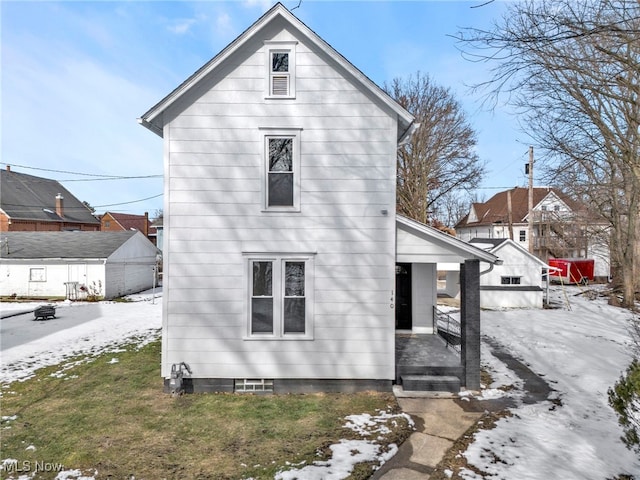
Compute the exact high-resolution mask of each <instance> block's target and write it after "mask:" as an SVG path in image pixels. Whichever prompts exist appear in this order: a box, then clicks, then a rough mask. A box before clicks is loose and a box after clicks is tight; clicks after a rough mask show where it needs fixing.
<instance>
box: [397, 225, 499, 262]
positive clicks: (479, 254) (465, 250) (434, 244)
mask: <svg viewBox="0 0 640 480" xmlns="http://www.w3.org/2000/svg"><path fill="white" fill-rule="evenodd" d="M465 260H480V261H483V262H488V263H492V264H493V263H496V262H497V261H498V257H496V256H495V255H493V254H492V253H489V252H487V251H486V250H483V249H481V248H478V247H476V246H474V245H471V244H469V243H466V242H463V241H462V240H460V239H458V238H456V237H452V236H451V235H448V234H446V233H444V232H441V231H440V230H437V229H435V228H432V227H429V226H428V225H425V224H423V223H420V222H417V221H415V220H411V219H410V218H407V217H404V216H402V215H396V262H399V263H443V262H450V263H462V262H464V261H465Z"/></svg>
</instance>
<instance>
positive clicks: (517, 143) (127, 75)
mask: <svg viewBox="0 0 640 480" xmlns="http://www.w3.org/2000/svg"><path fill="white" fill-rule="evenodd" d="M283 3H284V5H285V6H287V7H288V8H293V7H295V6H296V5H297V4H298V0H292V1H289V0H287V1H284V2H283ZM482 3H484V2H483V0H469V1H445V0H440V1H426V0H425V1H408V2H399V1H392V2H388V1H376V2H365V1H341V2H332V1H319V0H315V1H314V0H303V1H302V4H301V5H300V7H299V8H296V9H295V10H294V11H293V13H294V14H295V15H296V16H298V17H299V18H300V19H301V20H302V21H303V22H304V23H305V24H307V25H308V26H309V27H310V28H311V29H313V30H314V31H315V32H316V33H317V34H319V35H320V36H321V37H322V38H324V39H325V40H326V41H327V42H328V43H329V44H331V45H332V46H333V47H334V48H335V49H336V50H338V51H339V52H340V53H341V54H342V55H344V56H345V57H346V58H347V59H348V60H349V61H351V63H353V64H354V65H355V66H356V67H358V68H359V69H360V70H362V71H363V72H364V73H365V74H366V75H367V76H369V78H371V79H372V80H373V81H374V82H376V83H377V84H378V85H381V86H382V85H383V84H384V83H385V82H390V81H391V80H392V79H393V78H395V77H405V76H408V75H410V74H412V73H415V72H417V71H421V72H423V73H428V74H429V75H431V76H432V77H433V78H434V79H435V81H436V82H437V83H439V84H441V85H443V86H445V87H450V88H451V90H452V91H453V92H454V94H455V96H456V98H457V99H458V100H459V101H460V102H461V103H462V105H463V107H464V109H465V111H466V113H467V115H468V118H469V120H470V123H471V124H472V126H473V127H474V129H475V130H476V131H477V133H478V145H477V151H478V154H479V155H480V157H481V159H482V160H483V161H485V162H486V163H487V167H488V172H487V176H486V179H485V180H484V181H483V183H482V188H481V189H479V190H478V195H479V197H480V198H488V197H490V196H491V195H493V194H494V193H496V192H497V191H499V189H502V188H509V187H512V186H515V185H525V184H526V178H525V176H524V163H525V162H526V161H527V148H528V143H527V142H528V140H527V137H526V135H525V134H523V133H522V132H520V131H519V130H518V129H517V128H516V126H517V119H516V118H515V117H513V116H509V115H508V114H507V113H506V111H505V110H504V109H502V108H500V107H498V108H497V109H496V110H495V111H494V112H486V111H482V110H481V109H480V103H479V102H478V100H479V96H478V95H473V94H472V93H471V92H470V89H469V88H468V85H469V84H471V83H473V82H475V81H477V80H478V79H481V78H486V76H487V72H486V69H487V67H486V66H484V65H482V64H477V63H471V62H469V61H466V60H464V59H463V58H462V56H461V54H460V53H459V51H458V50H457V49H456V42H455V40H454V39H453V38H451V37H450V36H448V35H452V34H455V33H456V32H458V31H459V30H460V29H461V28H463V27H480V28H481V27H487V26H488V25H489V23H490V21H491V19H492V18H498V17H499V16H500V15H501V14H502V12H503V11H504V10H505V7H506V3H504V2H503V1H497V2H493V3H490V4H488V5H486V6H482V7H479V8H474V7H477V6H478V5H480V4H482ZM272 5H273V2H272V1H266V0H264V1H263V0H248V1H227V2H223V1H199V2H171V1H149V2H142V1H135V0H134V1H127V2H102V1H93V2H82V1H69V2H51V1H47V2H30V1H20V2H18V1H16V2H14V1H8V2H7V1H3V2H0V16H1V33H0V35H1V55H2V56H1V58H0V62H1V67H2V77H1V82H2V83H1V95H2V96H1V110H2V112H1V113H2V117H1V135H2V137H1V152H0V153H1V160H0V162H2V164H0V167H1V168H5V165H6V164H10V165H12V170H13V171H17V172H22V173H28V174H31V175H36V176H43V177H48V178H54V179H56V180H59V181H61V182H62V183H63V185H64V186H65V187H66V188H67V189H69V190H70V191H71V192H72V193H73V194H74V195H75V196H76V197H78V198H79V199H80V200H83V201H88V202H89V203H90V204H91V205H93V206H95V207H96V211H97V212H98V213H103V212H105V211H115V212H125V213H136V214H142V213H144V212H145V211H147V212H149V213H150V214H151V215H153V213H154V212H155V211H156V210H158V209H161V208H162V207H163V204H162V178H161V176H162V173H163V172H162V168H163V165H162V139H161V138H160V137H157V136H156V135H154V134H152V133H151V132H149V131H148V130H146V129H145V128H143V127H141V126H140V125H138V124H137V122H136V118H138V117H139V116H140V115H142V114H143V113H144V112H146V111H147V110H148V109H149V108H150V107H151V106H153V105H154V104H155V103H157V102H158V101H159V100H160V99H162V98H163V97H164V96H165V95H166V94H168V93H169V92H170V91H171V90H173V89H174V88H175V87H176V86H177V85H178V84H180V83H181V82H182V81H183V80H185V79H186V78H187V77H188V76H189V75H191V74H192V73H193V72H194V71H195V70H197V69H198V68H199V67H201V66H202V65H203V64H204V63H206V62H207V61H208V60H209V59H211V58H212V57H213V56H214V55H216V54H217V53H218V52H219V51H220V50H221V49H223V48H224V47H225V46H226V45H227V44H228V43H230V42H231V41H232V40H233V39H234V38H235V37H236V36H237V35H239V34H240V33H242V31H244V30H245V29H246V28H247V27H249V26H250V25H251V24H252V23H253V22H254V21H255V20H256V19H257V18H258V17H259V16H260V15H262V14H263V13H264V12H265V11H266V10H267V9H268V8H270V7H271V6H272ZM27 167H29V168H27ZM76 173H82V174H90V175H91V176H86V175H76ZM117 176H126V177H141V178H129V179H108V178H109V177H117ZM143 177H149V178H143ZM96 179H99V180H96ZM151 197H153V198H151ZM143 199H147V200H143Z"/></svg>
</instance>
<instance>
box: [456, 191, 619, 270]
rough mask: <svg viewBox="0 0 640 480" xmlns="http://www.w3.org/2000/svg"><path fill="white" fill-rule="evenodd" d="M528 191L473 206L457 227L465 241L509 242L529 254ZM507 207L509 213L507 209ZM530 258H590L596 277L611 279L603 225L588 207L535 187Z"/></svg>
mask: <svg viewBox="0 0 640 480" xmlns="http://www.w3.org/2000/svg"><path fill="white" fill-rule="evenodd" d="M528 195H529V189H528V188H521V187H515V188H512V189H511V190H507V191H504V192H500V193H497V194H495V195H494V196H493V197H491V198H490V199H489V200H488V201H486V202H484V203H473V204H472V205H471V208H470V210H469V213H468V214H467V215H466V216H465V217H463V218H462V219H461V220H460V221H459V222H458V224H457V225H456V226H455V230H456V235H457V236H458V238H460V239H462V240H464V241H467V242H468V241H470V240H471V239H472V238H511V239H512V240H513V241H514V242H516V243H517V244H518V245H520V246H521V247H523V248H524V249H525V250H527V251H528V250H529V238H528V235H529V233H528V227H529V197H528ZM509 205H511V209H509ZM532 222H533V239H532V240H533V254H534V255H536V256H537V257H538V258H539V259H541V260H542V261H543V262H546V261H548V260H549V258H566V257H570V258H593V259H594V260H595V264H596V267H595V268H596V276H598V277H600V278H602V279H606V278H608V277H609V275H610V257H609V248H608V233H607V231H608V230H607V228H606V224H605V223H604V222H603V221H602V220H601V219H598V218H597V217H595V216H594V215H593V214H592V213H591V212H589V210H588V209H587V207H586V206H585V205H583V204H581V203H579V202H576V201H574V200H572V199H571V198H570V197H569V196H567V195H565V194H564V193H562V192H561V191H560V190H558V189H555V188H550V187H534V188H533V218H532Z"/></svg>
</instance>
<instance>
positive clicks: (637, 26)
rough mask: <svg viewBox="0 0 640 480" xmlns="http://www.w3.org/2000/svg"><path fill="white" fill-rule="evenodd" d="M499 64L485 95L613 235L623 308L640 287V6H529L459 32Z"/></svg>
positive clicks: (538, 0)
mask: <svg viewBox="0 0 640 480" xmlns="http://www.w3.org/2000/svg"><path fill="white" fill-rule="evenodd" d="M459 40H461V41H462V44H463V45H464V48H465V50H466V52H467V53H469V54H470V55H472V58H473V59H475V60H479V61H487V62H492V63H493V69H492V70H491V72H492V75H491V78H490V79H489V80H488V81H487V82H485V83H482V84H479V85H476V88H484V89H485V90H484V92H485V94H486V97H485V99H487V100H491V101H493V102H497V101H498V98H499V97H500V96H503V95H506V96H507V98H508V101H509V102H510V103H511V104H512V105H514V106H515V107H517V109H518V110H519V113H520V115H522V119H523V122H522V123H523V125H525V126H526V131H527V132H528V133H529V134H530V135H531V137H532V139H533V140H534V143H536V144H537V145H538V149H539V150H542V151H544V152H545V155H544V160H545V162H546V165H547V168H548V176H549V178H550V179H552V180H553V181H554V183H555V184H557V185H559V186H564V187H565V188H566V187H570V190H568V193H572V194H574V195H577V196H579V197H582V199H583V200H586V201H588V203H589V204H590V205H592V206H593V207H595V208H596V209H597V211H598V213H599V214H600V215H601V216H602V217H603V218H605V219H606V220H607V222H608V223H609V225H610V231H611V257H612V264H613V266H614V267H615V269H614V273H615V274H616V280H617V282H618V284H619V285H621V287H622V292H623V303H624V305H625V306H627V307H633V306H634V296H635V292H636V291H638V290H640V2H639V1H638V0H590V1H585V2H576V1H574V0H524V1H522V2H518V3H513V4H510V5H509V7H508V9H507V13H506V14H505V15H504V17H503V18H502V19H501V20H500V21H498V22H496V23H495V24H494V25H493V27H492V28H491V29H490V30H487V31H485V30H478V29H467V30H465V31H463V32H462V33H461V34H460V35H459Z"/></svg>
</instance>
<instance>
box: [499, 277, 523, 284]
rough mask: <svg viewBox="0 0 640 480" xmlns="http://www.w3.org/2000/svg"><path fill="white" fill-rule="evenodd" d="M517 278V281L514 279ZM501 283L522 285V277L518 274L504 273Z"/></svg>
mask: <svg viewBox="0 0 640 480" xmlns="http://www.w3.org/2000/svg"><path fill="white" fill-rule="evenodd" d="M515 279H517V282H514V280H515ZM500 285H522V277H521V276H518V275H502V276H501V277H500Z"/></svg>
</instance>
